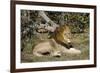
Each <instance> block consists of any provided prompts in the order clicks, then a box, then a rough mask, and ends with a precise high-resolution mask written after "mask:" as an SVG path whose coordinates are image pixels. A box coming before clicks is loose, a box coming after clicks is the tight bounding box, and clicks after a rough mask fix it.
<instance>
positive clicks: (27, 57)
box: [21, 33, 89, 63]
mask: <svg viewBox="0 0 100 73" xmlns="http://www.w3.org/2000/svg"><path fill="white" fill-rule="evenodd" d="M88 35H89V34H88V33H79V34H73V39H72V41H73V45H74V46H75V48H77V49H80V50H81V51H82V53H81V54H80V55H73V54H66V55H62V56H61V57H52V56H44V57H36V56H33V54H32V49H33V47H34V46H35V45H36V44H37V43H38V42H41V41H39V38H37V37H35V36H33V37H32V38H31V39H29V40H27V41H26V42H25V48H24V50H23V52H21V62H24V63H26V62H46V61H70V60H87V59H89V36H88Z"/></svg>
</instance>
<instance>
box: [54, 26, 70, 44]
mask: <svg viewBox="0 0 100 73" xmlns="http://www.w3.org/2000/svg"><path fill="white" fill-rule="evenodd" d="M54 34H55V35H54V38H55V39H56V40H58V41H61V42H65V43H70V42H71V31H70V29H69V27H68V26H67V25H61V26H60V27H58V28H57V29H56V30H55V32H54Z"/></svg>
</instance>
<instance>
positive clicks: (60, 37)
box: [33, 25, 81, 56]
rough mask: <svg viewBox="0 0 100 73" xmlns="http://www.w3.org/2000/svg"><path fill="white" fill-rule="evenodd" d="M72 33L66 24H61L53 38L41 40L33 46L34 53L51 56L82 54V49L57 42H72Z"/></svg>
mask: <svg viewBox="0 0 100 73" xmlns="http://www.w3.org/2000/svg"><path fill="white" fill-rule="evenodd" d="M70 33H71V32H70V29H69V28H68V27H67V26H66V25H63V26H60V27H59V28H57V29H56V30H55V32H54V34H53V36H52V38H51V39H48V40H47V41H44V42H41V43H39V44H37V45H36V46H35V47H34V48H33V55H35V56H44V54H45V55H50V56H61V55H62V54H81V51H80V50H78V49H75V48H70V49H68V48H66V47H65V46H62V45H61V44H59V43H58V42H57V41H61V42H64V43H66V44H68V43H70V42H71V40H70V37H71V36H70V35H69V34H70Z"/></svg>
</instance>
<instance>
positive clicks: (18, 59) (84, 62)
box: [16, 4, 94, 69]
mask: <svg viewBox="0 0 100 73" xmlns="http://www.w3.org/2000/svg"><path fill="white" fill-rule="evenodd" d="M21 9H26V10H44V11H60V12H61V11H62V12H82V13H90V60H79V61H60V62H58V61H57V62H38V63H21V54H20V52H21V51H20V22H21V21H20V10H21ZM93 39H94V11H93V9H85V8H69V7H50V6H35V5H20V4H19V5H16V68H17V69H21V68H40V67H55V66H56V67H57V66H74V65H88V64H93V63H94V40H93Z"/></svg>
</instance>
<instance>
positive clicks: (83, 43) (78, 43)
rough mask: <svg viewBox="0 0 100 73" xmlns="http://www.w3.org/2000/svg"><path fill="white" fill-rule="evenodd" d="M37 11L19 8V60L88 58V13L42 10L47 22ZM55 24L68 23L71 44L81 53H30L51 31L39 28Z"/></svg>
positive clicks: (39, 60)
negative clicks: (37, 54)
mask: <svg viewBox="0 0 100 73" xmlns="http://www.w3.org/2000/svg"><path fill="white" fill-rule="evenodd" d="M39 12H41V11H35V10H21V62H44V61H64V60H83V59H89V17H90V16H89V13H75V12H53V11H52V12H51V11H43V12H44V14H45V15H46V16H47V17H48V18H49V19H51V21H50V22H47V21H46V20H45V19H44V17H42V16H41V15H40V14H39ZM52 22H54V23H55V24H57V25H64V24H65V25H68V26H69V27H70V29H71V33H72V40H73V44H74V46H75V47H76V48H78V49H80V50H81V51H82V53H81V55H65V56H63V57H60V58H55V57H50V56H46V57H39V58H38V57H35V56H33V55H32V50H33V47H34V46H35V45H36V44H37V43H39V42H40V41H42V40H45V39H48V38H49V37H50V33H51V31H47V30H44V32H42V33H41V32H39V31H38V30H39V29H40V28H43V27H46V26H52Z"/></svg>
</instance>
